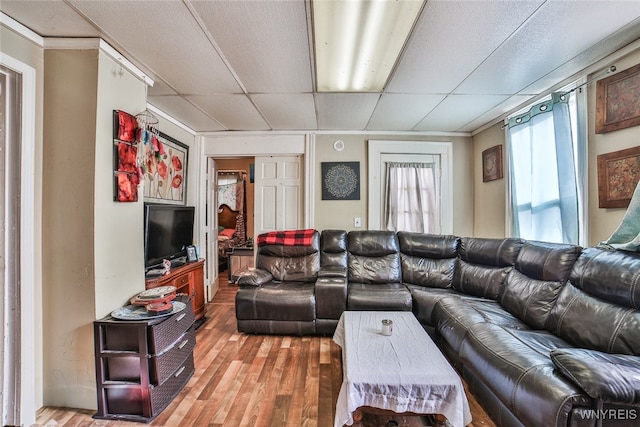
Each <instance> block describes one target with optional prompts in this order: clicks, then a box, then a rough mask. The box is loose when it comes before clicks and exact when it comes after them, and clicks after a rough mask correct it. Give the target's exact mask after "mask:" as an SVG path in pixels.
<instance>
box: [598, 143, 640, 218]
mask: <svg viewBox="0 0 640 427" xmlns="http://www.w3.org/2000/svg"><path fill="white" fill-rule="evenodd" d="M638 181H640V146H639V147H633V148H628V149H626V150H620V151H614V152H613V153H607V154H600V155H599V156H598V202H599V206H600V207H601V208H626V207H628V206H629V203H630V202H631V197H632V196H633V192H634V190H635V189H636V185H637V184H638Z"/></svg>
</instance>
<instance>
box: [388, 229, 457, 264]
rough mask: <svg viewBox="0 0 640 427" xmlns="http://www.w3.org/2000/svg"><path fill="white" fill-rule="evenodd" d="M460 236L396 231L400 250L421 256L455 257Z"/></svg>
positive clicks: (436, 257) (407, 253)
mask: <svg viewBox="0 0 640 427" xmlns="http://www.w3.org/2000/svg"><path fill="white" fill-rule="evenodd" d="M459 242H460V238H459V237H457V236H452V235H439V234H424V233H410V232H407V231H399V232H398V243H399V244H400V252H402V253H403V254H406V255H411V256H415V257H423V258H435V259H443V258H455V257H457V256H458V244H459Z"/></svg>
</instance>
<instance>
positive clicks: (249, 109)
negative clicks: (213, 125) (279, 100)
mask: <svg viewBox="0 0 640 427" xmlns="http://www.w3.org/2000/svg"><path fill="white" fill-rule="evenodd" d="M187 99H188V100H189V101H191V102H193V103H194V104H195V105H197V106H198V107H200V108H201V109H202V110H203V111H205V112H206V113H207V114H209V115H210V116H211V117H213V118H214V119H216V120H217V121H218V122H220V123H221V124H222V125H223V126H225V127H226V128H227V129H229V130H270V129H271V128H270V127H269V125H268V124H267V122H266V121H265V120H264V118H263V117H262V116H261V115H260V112H258V110H257V109H256V108H255V106H254V105H253V104H252V103H251V101H250V100H249V98H247V96H246V95H209V96H197V95H191V96H188V97H187Z"/></svg>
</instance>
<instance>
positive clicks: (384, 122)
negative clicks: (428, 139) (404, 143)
mask: <svg viewBox="0 0 640 427" xmlns="http://www.w3.org/2000/svg"><path fill="white" fill-rule="evenodd" d="M445 96H446V95H422V94H420V95H414V94H397V93H386V94H383V95H382V97H381V98H380V102H378V105H377V106H376V109H375V111H374V112H373V115H372V116H371V120H370V121H369V125H368V126H367V129H370V130H403V131H404V130H411V129H413V128H414V127H415V126H416V125H417V124H418V123H420V121H421V120H422V119H423V118H424V117H425V116H426V115H427V114H429V112H430V111H431V110H433V108H434V107H435V106H436V105H438V104H439V103H440V102H441V101H442V100H443V99H444V98H445Z"/></svg>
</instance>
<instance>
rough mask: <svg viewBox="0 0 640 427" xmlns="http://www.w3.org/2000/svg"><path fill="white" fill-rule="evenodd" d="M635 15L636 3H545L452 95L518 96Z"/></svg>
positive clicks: (639, 12) (638, 11)
mask: <svg viewBox="0 0 640 427" xmlns="http://www.w3.org/2000/svg"><path fill="white" fill-rule="evenodd" d="M638 15H640V2H637V1H632V2H629V1H549V2H546V3H545V4H544V6H543V7H541V8H540V9H538V11H537V12H536V13H535V14H534V15H533V16H532V18H531V19H530V20H529V21H528V22H527V23H526V24H525V25H524V26H523V27H521V28H520V29H519V30H518V32H517V34H516V35H514V37H512V38H510V39H509V40H508V41H507V42H505V43H504V44H503V45H502V46H501V47H500V48H499V49H498V50H497V51H496V52H495V53H494V54H492V55H491V56H490V57H489V58H488V59H487V61H485V62H484V63H483V64H482V65H481V66H480V67H479V68H478V69H477V70H476V71H475V72H474V73H473V74H472V75H471V76H470V77H469V78H468V79H466V80H465V81H464V83H462V85H460V87H458V89H456V91H455V92H456V93H464V94H470V93H473V94H500V93H503V94H514V93H518V92H519V91H521V90H522V89H524V88H526V87H528V86H530V85H531V84H532V83H533V82H535V81H536V80H538V79H539V78H540V77H541V76H544V75H546V74H548V73H549V72H551V71H553V70H554V69H555V68H557V67H560V66H561V65H562V64H564V63H566V62H567V61H570V60H572V59H573V58H574V57H576V56H578V55H579V54H580V53H581V52H583V51H584V50H586V49H588V48H589V47H590V46H592V45H593V44H595V43H597V42H598V41H599V40H601V39H603V38H605V37H608V36H609V35H610V34H611V33H612V32H613V31H614V30H618V29H620V28H621V27H623V26H625V25H626V24H627V23H629V22H630V21H632V20H634V18H635V17H637V16H638ZM569 21H571V22H574V23H579V25H567V22H569ZM604 22H606V23H607V25H602V24H603V23H604Z"/></svg>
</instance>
